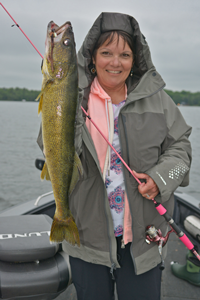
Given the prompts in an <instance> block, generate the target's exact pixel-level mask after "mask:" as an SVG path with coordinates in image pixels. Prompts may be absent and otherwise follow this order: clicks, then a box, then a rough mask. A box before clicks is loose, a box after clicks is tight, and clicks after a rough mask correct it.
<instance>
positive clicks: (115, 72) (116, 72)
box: [106, 70, 122, 74]
mask: <svg viewBox="0 0 200 300" xmlns="http://www.w3.org/2000/svg"><path fill="white" fill-rule="evenodd" d="M106 71H107V72H108V73H111V74H120V73H121V72H122V71H110V70H106Z"/></svg>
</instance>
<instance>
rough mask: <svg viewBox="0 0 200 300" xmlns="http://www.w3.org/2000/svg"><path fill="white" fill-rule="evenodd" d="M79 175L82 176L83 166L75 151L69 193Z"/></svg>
mask: <svg viewBox="0 0 200 300" xmlns="http://www.w3.org/2000/svg"><path fill="white" fill-rule="evenodd" d="M80 176H83V166H82V163H81V161H80V158H79V156H78V154H77V153H76V152H75V154H74V166H73V172H72V179H71V183H70V188H69V195H70V194H71V193H72V191H73V189H74V188H75V185H76V183H77V181H78V180H79V177H80Z"/></svg>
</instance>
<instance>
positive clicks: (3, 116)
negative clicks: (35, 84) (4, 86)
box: [0, 101, 200, 211]
mask: <svg viewBox="0 0 200 300" xmlns="http://www.w3.org/2000/svg"><path fill="white" fill-rule="evenodd" d="M37 109H38V104H37V103H36V102H14V101H9V102H8V101H0V211H1V210H3V209H5V208H7V207H9V206H12V205H15V204H17V203H21V202H25V201H27V200H32V199H36V198H37V197H38V196H40V195H41V194H44V193H47V192H50V191H51V190H52V188H51V183H50V182H49V181H46V180H44V181H41V180H40V171H39V170H37V169H36V168H35V159H36V158H42V157H43V155H42V152H41V151H40V149H39V147H38V145H37V143H36V139H37V135H38V131H39V127H40V121H41V118H40V117H38V114H37ZM180 110H181V112H182V114H183V116H184V118H185V120H186V122H187V123H188V124H189V125H191V126H192V127H193V131H192V134H191V137H190V141H191V143H192V148H193V161H192V167H191V173H190V174H191V175H190V185H189V186H188V187H186V188H179V189H180V190H181V191H184V192H186V193H188V194H191V195H192V196H193V197H195V198H197V199H198V200H200V140H199V137H200V121H199V116H200V107H186V106H181V107H180Z"/></svg>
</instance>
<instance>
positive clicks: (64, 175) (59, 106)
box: [36, 21, 83, 246]
mask: <svg viewBox="0 0 200 300" xmlns="http://www.w3.org/2000/svg"><path fill="white" fill-rule="evenodd" d="M42 73H43V79H42V90H41V93H40V94H39V96H38V97H37V99H39V98H40V103H39V107H38V113H40V112H42V134H43V143H44V154H45V158H46V162H45V164H44V167H43V169H42V172H41V178H42V179H44V178H46V179H47V180H51V183H52V188H53V193H54V197H55V203H56V211H55V215H54V218H53V223H52V227H51V234H50V241H51V242H62V241H63V240H64V239H65V240H66V241H67V242H69V243H71V244H73V245H75V244H77V245H78V246H80V239H79V232H78V228H77V226H76V224H75V221H74V218H73V216H72V214H71V212H70V210H69V195H70V193H71V192H72V190H73V188H74V186H75V184H76V183H77V181H78V179H79V176H80V175H82V173H83V170H82V164H81V161H80V159H79V157H78V155H77V153H76V152H75V147H74V133H75V117H76V108H77V100H78V71H77V58H76V50H75V41H74V34H73V30H72V26H71V23H70V22H66V23H65V24H64V25H62V26H60V27H59V26H58V25H56V24H55V23H54V22H53V21H51V22H49V24H48V26H47V37H46V42H45V55H44V59H43V66H42ZM37 99H36V100H37Z"/></svg>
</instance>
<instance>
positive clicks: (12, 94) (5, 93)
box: [0, 88, 200, 106]
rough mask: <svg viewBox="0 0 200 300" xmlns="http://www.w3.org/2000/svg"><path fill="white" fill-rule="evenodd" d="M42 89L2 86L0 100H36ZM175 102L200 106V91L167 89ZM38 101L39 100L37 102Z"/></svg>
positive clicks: (182, 104)
mask: <svg viewBox="0 0 200 300" xmlns="http://www.w3.org/2000/svg"><path fill="white" fill-rule="evenodd" d="M40 92H41V91H38V90H28V89H26V88H0V101H18V102H35V99H36V98H37V97H38V95H39V94H40ZM165 92H166V93H167V94H168V95H169V96H170V97H171V98H172V99H173V101H174V102H175V104H177V105H181V106H200V92H196V93H192V92H189V91H181V92H174V91H171V90H167V89H165ZM36 103H37V102H36Z"/></svg>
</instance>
